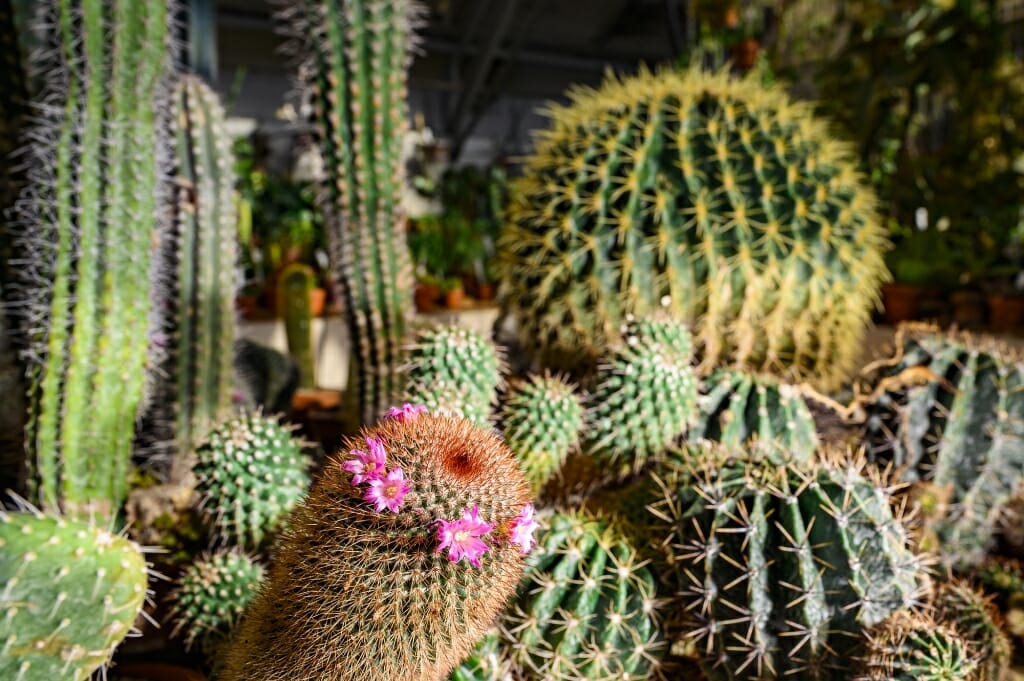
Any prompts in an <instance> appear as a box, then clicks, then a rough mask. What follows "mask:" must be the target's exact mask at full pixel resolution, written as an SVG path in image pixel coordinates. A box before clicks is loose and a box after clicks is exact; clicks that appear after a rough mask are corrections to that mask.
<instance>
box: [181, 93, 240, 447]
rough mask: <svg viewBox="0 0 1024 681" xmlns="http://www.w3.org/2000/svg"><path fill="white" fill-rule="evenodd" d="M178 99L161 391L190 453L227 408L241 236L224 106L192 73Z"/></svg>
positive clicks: (228, 407)
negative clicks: (174, 198) (165, 356)
mask: <svg viewBox="0 0 1024 681" xmlns="http://www.w3.org/2000/svg"><path fill="white" fill-rule="evenodd" d="M174 107H175V109H174V113H175V133H176V149H175V161H176V171H175V187H176V190H177V203H176V208H177V210H176V218H177V220H176V225H175V227H176V230H177V231H176V235H175V236H176V238H175V239H173V240H171V241H170V243H169V244H168V248H167V258H168V270H169V271H171V272H173V275H172V276H171V281H172V286H171V291H172V292H171V295H170V297H169V301H168V302H169V307H170V308H171V311H170V312H169V313H168V315H167V318H166V326H167V328H166V333H167V336H168V338H170V339H172V342H170V343H169V345H170V347H171V350H170V351H169V352H168V362H167V370H166V373H167V375H168V377H169V380H168V385H167V386H166V388H165V389H166V391H167V392H168V393H169V394H168V395H166V396H165V397H164V399H165V402H166V403H167V404H169V405H170V406H171V407H172V408H173V409H174V415H173V418H172V419H171V423H172V424H173V428H172V431H173V432H172V433H171V437H172V438H173V441H174V448H173V450H174V456H175V457H176V459H177V460H186V459H187V458H188V456H189V454H190V453H191V452H192V450H193V449H194V448H195V447H196V446H198V445H199V443H200V442H201V441H202V439H203V438H204V437H206V434H207V433H208V432H209V430H210V429H211V428H212V427H213V425H214V424H215V423H217V422H218V421H219V420H221V419H223V418H225V417H227V416H228V415H230V409H231V390H232V379H233V369H232V366H233V358H234V340H235V311H234V305H235V289H236V286H235V275H236V272H235V268H236V261H237V259H238V238H237V234H236V231H237V210H236V208H235V200H234V191H235V174H234V169H233V164H232V152H231V135H230V134H229V133H228V130H227V125H226V121H225V114H224V107H223V106H222V105H221V103H220V100H219V99H218V97H217V95H216V93H214V92H213V91H212V90H210V88H209V87H207V86H206V85H205V84H204V83H203V82H202V81H201V80H200V79H199V78H197V77H195V76H183V77H182V78H181V80H180V81H179V83H178V85H177V87H176V89H175V92H174Z"/></svg>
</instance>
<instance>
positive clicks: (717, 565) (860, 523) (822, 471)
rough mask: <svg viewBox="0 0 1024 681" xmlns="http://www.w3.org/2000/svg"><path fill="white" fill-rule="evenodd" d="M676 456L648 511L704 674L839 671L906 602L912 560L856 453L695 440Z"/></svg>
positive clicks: (910, 595) (912, 599)
mask: <svg viewBox="0 0 1024 681" xmlns="http://www.w3.org/2000/svg"><path fill="white" fill-rule="evenodd" d="M682 465H683V466H684V469H683V470H681V471H679V477H677V478H676V480H678V481H679V483H678V484H673V485H666V486H665V491H666V494H665V498H664V499H663V500H662V501H661V502H659V503H658V504H656V505H654V506H653V507H652V510H653V511H654V512H655V514H656V515H657V516H658V517H659V518H660V519H661V522H662V523H664V524H663V525H662V526H661V528H660V531H661V532H662V535H659V536H663V539H662V541H661V542H660V545H661V546H662V547H665V549H666V553H667V558H668V563H669V565H671V566H673V569H672V571H671V573H670V577H671V579H672V580H673V581H672V584H673V585H674V586H675V587H676V588H677V589H678V592H679V593H681V594H683V595H684V599H685V600H686V604H685V606H684V607H685V608H686V609H687V612H688V613H689V615H690V616H691V617H692V620H693V621H692V623H691V625H690V627H689V628H690V631H691V632H692V633H693V635H695V636H696V637H697V639H698V646H699V648H700V652H701V654H702V655H703V657H704V661H705V665H704V667H705V673H706V674H707V676H708V678H709V679H711V681H717V680H718V679H759V678H765V677H772V678H776V677H777V678H782V677H785V676H789V675H792V676H793V677H794V678H798V679H816V678H839V677H838V676H836V674H839V673H840V670H841V669H842V668H843V667H844V665H845V664H846V663H847V662H846V658H848V657H849V655H850V654H852V653H853V652H854V650H855V648H856V645H857V642H858V640H859V638H860V636H861V633H862V631H863V630H864V629H865V628H868V627H872V626H874V625H876V624H878V623H879V622H881V621H882V620H884V619H885V618H886V617H888V616H889V615H890V614H891V613H893V612H895V611H897V610H900V609H903V608H906V607H908V606H913V605H915V604H916V603H917V601H918V599H919V597H920V593H919V591H920V584H919V575H920V569H919V568H920V559H919V558H918V557H916V556H915V555H914V553H913V552H912V551H911V550H910V547H909V546H908V534H909V533H908V530H907V528H906V527H905V526H904V525H903V524H902V523H901V522H900V520H899V519H898V518H896V517H894V516H893V513H892V511H891V510H890V506H889V499H888V496H887V494H886V491H885V489H884V488H883V487H881V486H879V484H878V481H876V480H872V478H871V477H870V473H869V472H867V471H866V469H865V468H864V466H863V461H860V460H857V458H856V457H853V456H851V455H849V454H848V453H845V452H844V453H829V452H821V453H819V454H818V456H817V457H816V458H815V460H813V461H810V462H804V461H799V460H793V459H792V457H790V456H789V455H788V453H787V452H786V451H784V450H783V449H782V448H781V447H780V446H778V445H775V446H774V447H772V448H771V449H769V450H767V451H765V450H763V449H762V450H750V449H748V448H739V449H736V448H730V447H725V446H723V445H716V444H711V443H706V444H703V445H701V446H697V447H695V448H694V450H693V451H691V452H690V459H689V462H687V463H685V464H682Z"/></svg>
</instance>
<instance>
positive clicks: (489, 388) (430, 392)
mask: <svg viewBox="0 0 1024 681" xmlns="http://www.w3.org/2000/svg"><path fill="white" fill-rule="evenodd" d="M502 365H503V363H502V358H501V356H500V355H499V353H498V350H497V348H495V346H494V344H493V343H492V342H491V341H490V340H489V339H487V338H485V337H484V336H482V335H481V334H479V333H477V332H476V331H473V330H471V329H467V328H465V327H460V326H454V325H448V326H446V325H438V326H428V327H423V328H421V329H418V330H417V331H416V334H415V336H414V339H413V342H412V343H411V344H410V345H409V348H408V355H407V358H406V363H405V365H404V374H405V376H406V386H405V393H404V401H405V402H410V403H413V404H422V405H425V406H426V407H427V409H429V410H430V411H431V412H443V413H451V414H455V415H457V416H462V417H463V418H467V419H469V420H470V421H473V422H474V423H476V424H479V425H483V424H485V423H487V422H488V419H489V418H490V415H491V408H492V405H493V403H494V401H495V399H496V398H497V390H498V387H499V386H500V385H501V373H502Z"/></svg>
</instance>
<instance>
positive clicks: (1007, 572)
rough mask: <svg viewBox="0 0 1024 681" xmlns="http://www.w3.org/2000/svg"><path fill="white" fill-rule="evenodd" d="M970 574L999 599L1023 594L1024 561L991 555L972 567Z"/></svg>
mask: <svg viewBox="0 0 1024 681" xmlns="http://www.w3.org/2000/svg"><path fill="white" fill-rule="evenodd" d="M971 576H972V577H973V578H974V579H975V580H976V581H977V582H978V583H979V584H981V585H982V586H984V587H985V589H986V590H987V591H990V592H992V593H994V594H996V595H998V596H999V597H1000V598H1001V599H1007V600H1009V599H1012V598H1013V597H1015V596H1017V595H1021V596H1024V562H1021V561H1020V560H1018V559H1014V558H1004V557H1000V556H991V557H989V558H988V559H986V560H985V562H983V563H982V564H981V565H979V566H977V567H976V568H975V569H973V570H972V571H971Z"/></svg>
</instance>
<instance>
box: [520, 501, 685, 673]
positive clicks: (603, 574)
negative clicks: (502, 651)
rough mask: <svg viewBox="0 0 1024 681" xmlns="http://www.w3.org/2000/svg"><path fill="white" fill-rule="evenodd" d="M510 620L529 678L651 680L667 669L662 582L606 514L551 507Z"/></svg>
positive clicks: (521, 666) (543, 522) (521, 661)
mask: <svg viewBox="0 0 1024 681" xmlns="http://www.w3.org/2000/svg"><path fill="white" fill-rule="evenodd" d="M541 523H542V531H541V533H540V536H539V538H538V545H537V548H536V549H535V550H534V552H533V553H532V554H531V556H530V557H529V559H528V560H527V563H528V567H527V572H526V577H525V578H524V580H523V582H522V584H521V585H520V588H519V594H518V596H517V598H516V600H515V602H514V603H513V605H511V606H510V607H509V609H508V610H507V612H506V615H505V617H504V621H503V624H502V627H503V631H504V639H505V647H506V649H507V650H508V651H509V655H510V657H511V659H512V661H513V662H514V663H515V664H516V665H517V666H518V667H519V669H520V670H521V672H522V676H523V678H526V679H536V680H538V681H540V680H542V679H543V680H544V681H555V680H563V679H564V680H565V681H569V680H573V681H575V680H577V679H587V680H588V681H593V680H598V679H599V680H602V681H613V680H614V679H647V678H652V676H651V675H652V674H654V673H655V671H656V670H657V669H659V667H660V665H661V658H662V656H663V654H664V653H665V652H666V649H667V646H666V644H665V642H664V640H663V638H662V633H661V629H660V621H659V619H660V618H659V612H658V608H659V606H660V600H659V599H658V597H657V586H656V583H655V579H654V576H653V574H652V573H651V571H650V570H648V569H647V568H646V567H645V566H644V564H645V561H643V560H641V559H640V558H638V557H637V553H636V550H635V549H634V548H633V547H632V546H631V545H630V543H629V542H628V541H627V540H626V538H625V537H624V536H623V535H622V534H621V533H620V532H618V530H617V529H616V528H615V527H614V526H613V525H611V524H609V523H608V522H607V521H606V520H603V519H600V518H596V517H593V516H588V515H584V514H578V513H577V514H564V513H551V514H548V515H547V516H546V517H544V518H542V519H541Z"/></svg>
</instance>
